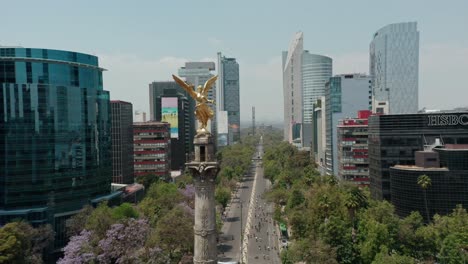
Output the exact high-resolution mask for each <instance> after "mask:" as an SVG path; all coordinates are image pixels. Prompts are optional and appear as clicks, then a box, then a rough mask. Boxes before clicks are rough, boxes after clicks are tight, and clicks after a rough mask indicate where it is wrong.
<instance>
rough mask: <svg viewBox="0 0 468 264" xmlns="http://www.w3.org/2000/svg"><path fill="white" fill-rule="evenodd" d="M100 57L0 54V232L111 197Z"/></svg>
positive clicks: (58, 221)
mask: <svg viewBox="0 0 468 264" xmlns="http://www.w3.org/2000/svg"><path fill="white" fill-rule="evenodd" d="M103 71H104V69H102V68H100V67H99V64H98V58H97V57H95V56H92V55H89V54H83V53H78V52H71V51H62V50H49V49H31V48H19V47H15V48H7V47H0V98H1V100H0V116H1V119H0V225H4V224H5V223H6V222H8V221H11V220H13V219H18V218H22V219H25V220H27V221H30V222H31V223H32V224H34V225H40V224H45V223H49V224H51V225H52V226H53V227H54V230H55V232H56V237H55V247H56V248H58V247H61V246H63V245H64V244H65V242H66V235H65V221H66V220H67V219H68V218H70V217H71V216H72V215H74V214H76V213H77V212H79V210H80V209H81V208H82V207H83V205H85V204H89V203H93V204H97V203H99V202H100V201H103V200H105V199H110V197H111V196H109V194H110V193H111V180H112V158H111V157H112V156H111V119H110V103H109V92H108V91H105V90H104V89H103V83H102V72H103Z"/></svg>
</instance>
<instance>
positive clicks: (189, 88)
mask: <svg viewBox="0 0 468 264" xmlns="http://www.w3.org/2000/svg"><path fill="white" fill-rule="evenodd" d="M172 78H173V79H174V81H175V82H176V83H178V84H179V85H180V87H182V88H184V90H185V91H187V93H188V94H189V95H190V96H191V97H192V98H193V99H196V98H197V94H196V93H195V91H194V90H193V85H190V84H188V83H186V82H184V81H183V80H182V79H180V78H179V77H177V76H175V75H174V74H173V75H172ZM208 81H209V80H208Z"/></svg>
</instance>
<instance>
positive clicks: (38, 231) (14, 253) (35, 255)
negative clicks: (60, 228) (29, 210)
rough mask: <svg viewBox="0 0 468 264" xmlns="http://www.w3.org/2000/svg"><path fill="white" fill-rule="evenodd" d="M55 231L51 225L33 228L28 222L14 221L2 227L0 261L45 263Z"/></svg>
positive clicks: (0, 232)
mask: <svg viewBox="0 0 468 264" xmlns="http://www.w3.org/2000/svg"><path fill="white" fill-rule="evenodd" d="M53 241H54V233H53V231H52V228H51V226H50V225H45V226H40V227H38V228H33V227H32V226H31V225H29V224H28V223H26V222H23V221H20V222H12V223H8V224H6V225H5V226H3V227H2V228H0V263H27V264H29V263H30V264H33V263H34V264H40V263H43V260H42V254H43V253H45V250H46V249H47V248H50V247H51V246H52V244H53Z"/></svg>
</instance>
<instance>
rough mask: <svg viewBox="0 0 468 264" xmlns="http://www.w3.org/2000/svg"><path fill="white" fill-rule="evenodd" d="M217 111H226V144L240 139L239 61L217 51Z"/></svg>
mask: <svg viewBox="0 0 468 264" xmlns="http://www.w3.org/2000/svg"><path fill="white" fill-rule="evenodd" d="M217 86H218V111H227V115H228V130H229V132H228V144H232V143H234V142H237V141H239V140H240V97H239V96H240V89H239V63H237V61H236V59H235V58H227V57H225V56H222V55H221V52H218V84H217Z"/></svg>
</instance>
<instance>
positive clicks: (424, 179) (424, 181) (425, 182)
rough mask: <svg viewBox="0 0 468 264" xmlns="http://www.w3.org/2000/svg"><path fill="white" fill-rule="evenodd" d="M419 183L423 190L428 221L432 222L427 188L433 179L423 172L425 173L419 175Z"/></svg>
mask: <svg viewBox="0 0 468 264" xmlns="http://www.w3.org/2000/svg"><path fill="white" fill-rule="evenodd" d="M418 185H419V186H420V187H421V189H422V190H423V195H424V208H425V209H426V221H427V222H430V221H431V218H430V216H429V208H428V206H427V188H429V187H430V186H431V185H432V180H431V178H430V177H429V176H427V175H425V174H423V175H421V176H419V177H418Z"/></svg>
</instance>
